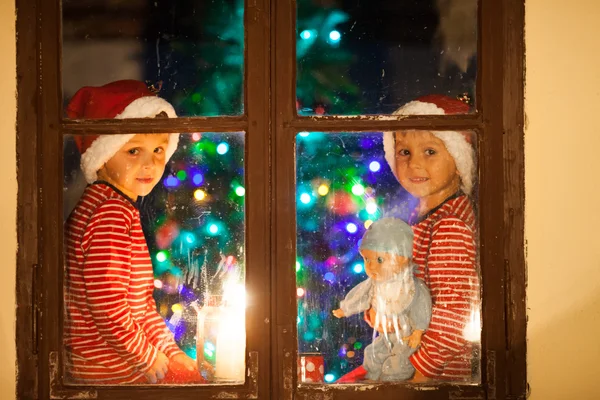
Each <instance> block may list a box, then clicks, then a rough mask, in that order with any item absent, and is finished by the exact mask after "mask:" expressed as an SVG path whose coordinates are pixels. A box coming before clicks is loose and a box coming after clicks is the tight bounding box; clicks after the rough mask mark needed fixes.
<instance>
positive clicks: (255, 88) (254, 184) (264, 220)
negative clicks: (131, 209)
mask: <svg viewBox="0 0 600 400" xmlns="http://www.w3.org/2000/svg"><path fill="white" fill-rule="evenodd" d="M270 3H271V0H246V2H245V13H244V14H245V27H246V29H245V31H246V46H245V64H244V65H245V85H244V98H245V107H244V109H245V110H246V112H247V116H248V121H247V126H246V127H245V129H246V140H245V143H246V145H245V147H246V148H245V153H246V157H245V162H246V165H245V177H244V179H245V182H246V183H245V187H246V195H245V202H246V204H245V212H246V215H245V222H246V226H245V228H246V234H245V238H246V282H245V284H246V291H247V293H248V302H249V304H248V310H247V315H248V316H249V317H251V318H248V319H247V322H246V336H247V343H248V346H247V349H246V352H249V351H251V352H256V353H257V357H258V360H257V362H258V367H257V368H258V371H257V373H258V398H260V399H268V398H269V391H270V380H269V377H270V374H271V371H270V365H271V334H270V333H271V324H270V320H271V309H270V304H271V302H272V294H271V292H270V291H269V290H265V288H266V287H267V288H268V287H269V285H270V278H271V276H270V271H271V254H270V248H271V241H270V236H269V235H268V232H269V230H270V228H271V225H270V217H271V209H270V201H269V200H270V199H269V198H270V179H269V173H270V171H269V168H270V155H271V154H270V153H271V152H270V148H269V140H270V137H271V125H270V87H269V83H270V79H271V76H270V71H271V65H270V57H271V52H270V48H269V46H268V45H267V44H268V43H269V40H270V33H271V32H270V16H271V13H270ZM244 123H246V121H244Z"/></svg>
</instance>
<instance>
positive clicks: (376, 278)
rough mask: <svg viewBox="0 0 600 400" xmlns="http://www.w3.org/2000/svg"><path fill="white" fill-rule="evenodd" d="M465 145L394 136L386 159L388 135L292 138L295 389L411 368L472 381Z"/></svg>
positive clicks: (471, 165)
mask: <svg viewBox="0 0 600 400" xmlns="http://www.w3.org/2000/svg"><path fill="white" fill-rule="evenodd" d="M383 138H385V139H383ZM383 142H385V144H386V150H389V152H388V153H385V152H384V148H383V147H384V146H383ZM475 144H476V138H475V135H474V134H473V133H471V132H461V133H459V132H428V131H409V132H399V133H397V134H396V148H395V150H394V137H393V136H392V134H391V133H384V134H383V135H382V133H361V134H357V133H331V134H324V133H321V132H310V133H309V132H301V133H299V134H298V135H297V137H296V146H297V147H296V148H297V152H296V160H297V161H296V170H297V176H296V179H297V180H296V183H297V201H296V207H297V227H296V229H297V261H296V266H295V268H296V282H297V305H298V318H297V324H298V349H299V353H300V357H299V360H298V371H299V379H298V381H299V382H304V383H306V382H326V383H342V382H346V383H349V382H361V381H363V380H365V379H371V380H379V381H405V380H410V379H412V377H413V374H414V372H415V368H417V369H418V370H419V371H421V372H422V373H423V374H425V375H426V376H432V377H434V379H435V380H445V379H452V380H454V381H456V382H459V383H477V382H480V371H479V368H480V336H481V328H480V326H481V324H480V291H479V265H478V250H477V249H478V247H477V242H478V236H477V231H478V223H477V220H476V214H477V213H476V209H475V205H476V204H477V183H476V182H473V179H474V178H475V176H476V175H477V174H476V173H475V167H476V159H475V154H476V153H475V151H474V147H475ZM394 154H397V155H396V156H395V157H394ZM386 156H387V157H386ZM388 159H389V160H395V161H392V163H393V164H394V165H393V170H394V171H396V172H395V173H393V172H392V169H391V167H390V165H389V164H388V161H387V160H388ZM455 160H456V161H455ZM394 174H396V175H397V176H398V177H399V180H400V182H401V184H398V180H397V179H396V178H395V176H394ZM365 314H366V315H367V317H368V319H369V320H370V321H371V323H372V324H375V325H376V326H379V327H387V331H386V333H385V334H383V333H380V334H377V333H376V332H375V330H374V329H373V328H371V327H370V326H369V324H368V323H367V322H366V321H365V320H364V317H365ZM415 332H416V333H415ZM406 338H409V339H406ZM411 344H412V345H414V346H418V347H417V348H418V350H417V351H416V352H415V350H413V349H412V348H411V347H410V345H411ZM323 364H324V368H320V366H321V365H323ZM360 367H362V368H364V369H361V368H360ZM367 372H368V375H365V374H367ZM347 374H350V376H348V375H347ZM342 377H344V378H343V379H342V380H340V378H342Z"/></svg>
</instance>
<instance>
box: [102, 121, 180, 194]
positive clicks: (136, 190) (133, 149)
mask: <svg viewBox="0 0 600 400" xmlns="http://www.w3.org/2000/svg"><path fill="white" fill-rule="evenodd" d="M168 144H169V135H168V134H167V133H164V134H159V135H146V134H139V135H135V136H134V137H133V138H132V139H131V140H130V141H129V142H127V143H126V144H125V145H124V146H123V147H121V148H120V149H119V151H117V152H116V153H115V155H114V156H113V157H112V158H111V159H110V160H108V161H107V162H106V164H104V166H103V167H102V168H101V169H100V170H99V171H98V178H99V179H102V180H105V181H107V182H109V183H111V184H112V185H114V186H115V187H117V188H118V189H119V190H121V191H122V192H123V193H125V194H126V195H127V196H129V197H131V199H133V200H137V198H138V196H146V195H147V194H148V193H150V191H152V189H153V188H154V186H156V184H157V183H158V181H159V180H160V178H161V177H162V174H163V172H164V171H165V162H166V161H165V151H166V149H167V145H168Z"/></svg>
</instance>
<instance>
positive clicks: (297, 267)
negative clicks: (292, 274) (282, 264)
mask: <svg viewBox="0 0 600 400" xmlns="http://www.w3.org/2000/svg"><path fill="white" fill-rule="evenodd" d="M300 268H302V267H301V266H300V261H296V272H298V271H300Z"/></svg>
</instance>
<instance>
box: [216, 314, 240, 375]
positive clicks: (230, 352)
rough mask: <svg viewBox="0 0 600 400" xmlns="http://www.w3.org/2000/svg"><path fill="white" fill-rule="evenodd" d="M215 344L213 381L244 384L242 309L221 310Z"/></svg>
mask: <svg viewBox="0 0 600 400" xmlns="http://www.w3.org/2000/svg"><path fill="white" fill-rule="evenodd" d="M216 344H217V346H216V347H217V354H216V367H215V379H217V380H223V381H236V382H244V371H245V369H246V357H245V355H246V324H245V317H244V309H243V308H241V309H239V308H238V309H236V308H233V307H222V308H221V313H220V315H219V334H218V336H217V343H216Z"/></svg>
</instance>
